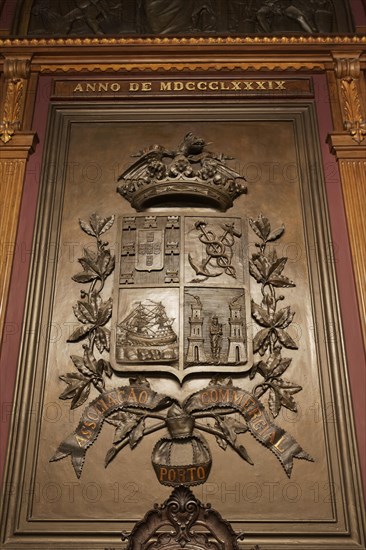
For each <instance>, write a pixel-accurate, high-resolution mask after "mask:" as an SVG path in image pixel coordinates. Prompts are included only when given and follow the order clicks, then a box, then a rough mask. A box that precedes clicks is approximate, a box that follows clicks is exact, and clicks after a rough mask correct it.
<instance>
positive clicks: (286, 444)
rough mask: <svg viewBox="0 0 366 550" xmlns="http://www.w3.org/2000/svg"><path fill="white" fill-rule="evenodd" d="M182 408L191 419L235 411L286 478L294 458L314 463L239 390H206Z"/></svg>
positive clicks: (256, 404)
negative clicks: (215, 411) (205, 413)
mask: <svg viewBox="0 0 366 550" xmlns="http://www.w3.org/2000/svg"><path fill="white" fill-rule="evenodd" d="M183 408H184V410H185V411H186V412H187V413H190V414H192V415H193V416H194V413H195V412H202V411H209V410H211V409H220V408H229V409H235V410H236V411H238V412H239V413H240V414H241V415H242V416H243V417H244V419H245V421H246V423H247V424H248V429H249V431H250V433H251V434H252V435H253V436H254V437H255V438H256V439H257V440H258V441H260V442H261V443H262V444H263V445H265V447H267V448H268V449H270V450H271V451H272V452H273V453H274V454H275V455H276V457H277V458H278V459H279V461H280V462H281V464H282V465H283V467H284V469H285V471H286V474H287V475H288V477H291V472H292V467H293V459H294V458H301V459H305V460H309V461H311V462H313V459H312V458H311V456H310V455H309V454H308V453H306V452H305V451H304V450H303V449H302V447H301V446H300V445H299V443H298V442H297V441H296V440H295V439H294V438H293V437H292V436H291V435H290V434H289V433H287V432H286V431H285V430H284V429H282V428H279V427H278V426H276V425H275V424H274V423H273V422H272V421H271V419H270V418H269V416H268V413H267V412H266V410H265V408H264V406H263V404H262V403H261V402H260V401H259V400H258V399H257V398H256V397H254V396H253V395H252V394H250V393H249V392H247V391H245V390H243V389H241V388H235V387H233V386H219V385H217V386H209V387H207V388H205V389H203V390H200V391H199V392H197V393H194V394H193V395H191V396H190V397H188V398H187V399H186V401H185V403H184V405H183Z"/></svg>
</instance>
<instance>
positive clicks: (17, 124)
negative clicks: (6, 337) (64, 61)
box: [0, 56, 37, 339]
mask: <svg viewBox="0 0 366 550" xmlns="http://www.w3.org/2000/svg"><path fill="white" fill-rule="evenodd" d="M30 75H31V66H30V56H24V57H22V56H18V57H17V58H10V57H7V58H6V59H5V61H4V79H3V93H2V98H3V99H2V104H1V108H0V196H1V201H0V235H1V242H0V247H1V260H0V339H1V336H2V333H3V328H4V322H5V312H6V305H7V300H8V293H9V286H10V275H11V269H12V264H13V256H14V250H15V240H16V234H17V227H18V218H19V210H20V202H21V197H22V192H23V182H24V176H25V169H26V163H27V160H28V157H29V155H30V154H31V153H33V151H34V147H35V144H36V142H37V137H36V135H35V133H32V132H30V131H26V127H27V123H26V122H25V121H26V120H27V119H28V120H31V116H30V115H29V113H28V111H29V110H33V103H34V101H32V102H28V101H27V100H28V97H27V91H28V84H29V78H30Z"/></svg>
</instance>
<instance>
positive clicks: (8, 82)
mask: <svg viewBox="0 0 366 550" xmlns="http://www.w3.org/2000/svg"><path fill="white" fill-rule="evenodd" d="M29 74H30V61H29V60H28V59H26V60H25V59H24V60H23V59H6V60H5V63H4V76H5V97H4V104H3V112H2V118H1V122H0V139H1V141H2V142H3V143H8V142H9V141H10V140H11V139H12V137H13V135H14V134H15V132H16V131H17V130H19V129H20V127H21V116H22V109H23V103H24V99H25V98H24V95H25V93H24V92H25V89H24V88H25V87H24V80H25V79H27V78H29Z"/></svg>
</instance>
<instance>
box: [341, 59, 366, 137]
mask: <svg viewBox="0 0 366 550" xmlns="http://www.w3.org/2000/svg"><path fill="white" fill-rule="evenodd" d="M333 58H334V70H335V74H336V77H337V85H338V94H339V101H340V105H341V111H342V116H343V126H344V129H345V130H346V131H347V132H348V133H349V134H350V136H351V137H352V139H353V141H355V142H356V143H358V144H360V143H362V142H363V141H364V139H365V136H366V116H365V112H364V108H363V107H362V99H361V89H360V83H359V80H360V78H361V76H362V73H361V63H360V58H359V55H357V54H352V55H351V56H348V57H344V54H343V56H342V57H341V56H340V55H339V56H338V55H337V54H333Z"/></svg>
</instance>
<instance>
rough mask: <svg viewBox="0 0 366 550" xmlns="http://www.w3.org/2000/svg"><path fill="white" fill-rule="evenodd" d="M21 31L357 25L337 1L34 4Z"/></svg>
mask: <svg viewBox="0 0 366 550" xmlns="http://www.w3.org/2000/svg"><path fill="white" fill-rule="evenodd" d="M19 10H20V13H22V12H21V5H20V8H19ZM28 17H29V15H28ZM342 17H343V18H344V20H343V21H342ZM18 28H19V29H21V30H22V33H23V34H31V35H36V36H37V35H38V36H39V35H44V34H49V33H53V34H56V35H60V36H67V35H71V36H75V35H81V36H85V35H96V36H103V35H107V36H108V35H119V34H139V35H151V34H152V35H161V34H168V35H169V34H171V35H172V34H173V35H174V34H189V35H197V34H199V35H202V34H203V35H205V34H206V35H207V34H208V35H210V34H211V35H215V34H216V35H217V34H234V35H238V34H239V35H240V34H248V33H249V34H250V33H259V34H260V33H262V34H263V33H266V34H276V33H309V34H313V33H331V32H347V31H348V32H349V31H352V23H351V18H350V10H349V6H348V3H346V2H340V1H338V0H322V1H321V2H319V1H318V2H309V3H306V2H301V1H298V0H293V1H292V2H291V1H285V0H274V1H273V0H254V1H252V2H245V1H244V0H229V1H226V2H225V1H224V0H199V1H195V2H192V0H189V1H188V2H183V1H182V0H170V1H167V0H138V2H133V1H132V0H126V1H125V2H123V4H121V3H120V2H117V1H116V0H86V1H84V2H80V1H78V0H67V2H63V3H62V5H58V4H57V3H55V4H54V5H52V6H50V5H49V4H48V3H47V1H45V0H34V2H33V3H32V4H31V9H30V19H29V22H28V27H27V26H26V24H24V22H23V25H22V24H21V23H19V24H18Z"/></svg>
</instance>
